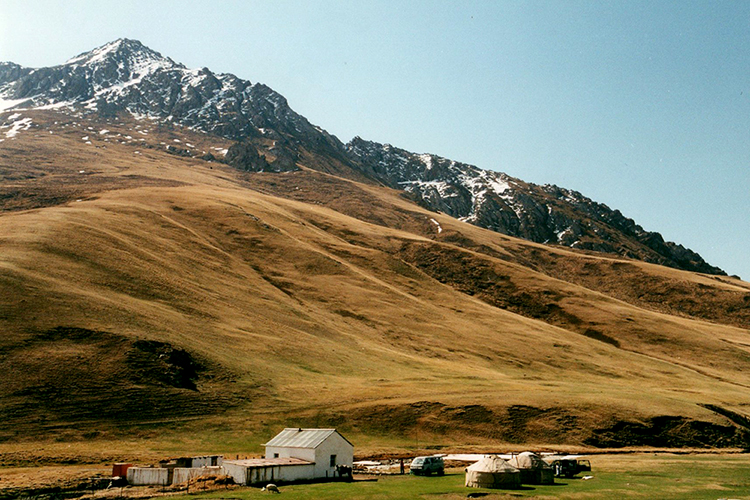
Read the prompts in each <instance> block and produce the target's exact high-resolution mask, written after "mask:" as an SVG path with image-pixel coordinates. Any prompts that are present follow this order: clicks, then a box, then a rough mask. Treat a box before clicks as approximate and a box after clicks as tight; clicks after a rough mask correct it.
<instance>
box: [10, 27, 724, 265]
mask: <svg viewBox="0 0 750 500" xmlns="http://www.w3.org/2000/svg"><path fill="white" fill-rule="evenodd" d="M14 107H15V108H19V107H35V108H66V107H73V108H76V109H81V108H82V109H84V110H88V111H89V112H98V113H100V114H103V115H115V114H117V113H121V112H128V113H130V114H132V115H134V116H136V117H149V118H151V119H155V120H158V121H162V122H165V123H166V122H169V123H175V124H179V125H182V126H185V127H189V128H191V129H194V130H197V131H201V132H206V133H210V134H215V135H219V136H222V137H225V138H229V139H232V140H236V141H240V142H239V143H238V145H237V146H236V147H235V148H231V149H230V151H229V153H228V157H227V161H228V162H229V163H230V164H232V165H234V166H235V167H237V168H240V169H242V170H249V171H273V172H282V171H293V170H296V169H297V166H296V162H297V160H298V156H299V152H300V151H301V150H302V149H304V150H307V151H309V152H312V153H314V154H315V155H317V158H318V160H317V162H316V163H315V164H313V165H309V166H311V168H319V169H321V170H324V171H329V172H331V173H336V174H341V173H342V171H343V172H344V175H350V176H352V177H357V178H364V179H370V180H372V181H377V182H381V183H384V184H386V185H388V186H390V187H393V188H396V189H403V190H405V191H408V192H410V193H411V194H412V195H414V196H415V197H416V198H417V200H418V201H420V202H421V203H422V204H423V205H424V206H426V207H428V208H430V209H432V210H436V211H441V212H445V213H447V214H449V215H452V216H454V217H456V218H459V219H461V220H464V221H466V222H469V223H471V224H475V225H477V226H481V227H485V228H487V229H491V230H493V231H497V232H501V233H504V234H508V235H512V236H518V237H521V238H526V239H529V240H532V241H536V242H540V243H551V244H559V245H565V246H568V247H572V248H579V249H585V250H593V251H599V252H607V253H614V254H619V255H624V256H628V257H633V258H637V259H642V260H645V261H648V262H654V263H658V264H662V265H667V266H671V267H675V268H680V269H686V270H690V271H698V272H704V273H710V274H724V272H723V271H722V270H721V269H719V268H716V267H714V266H711V265H709V264H708V263H706V262H705V261H704V260H703V259H702V258H701V257H700V256H699V255H698V254H696V253H695V252H693V251H691V250H689V249H686V248H684V247H682V246H681V245H678V244H675V243H671V242H665V241H664V239H663V238H662V237H661V235H659V234H658V233H654V232H649V231H645V230H644V229H643V228H641V227H640V226H638V225H637V224H636V223H635V222H634V221H633V220H631V219H628V218H627V217H625V216H623V215H622V214H621V213H620V212H619V211H617V210H611V209H610V208H609V207H607V206H606V205H602V204H600V203H596V202H594V201H592V200H590V199H589V198H586V197H585V196H583V195H581V194H580V193H577V192H574V191H570V190H567V189H563V188H559V187H557V186H549V185H545V186H537V185H534V184H528V183H525V182H523V181H521V180H520V179H515V178H512V177H509V176H507V175H505V174H503V173H500V172H494V171H489V170H482V169H479V168H477V167H475V166H472V165H467V164H464V163H460V162H456V161H452V160H448V159H445V158H441V157H439V156H436V155H431V154H415V153H411V152H409V151H406V150H403V149H399V148H395V147H393V146H390V145H388V144H385V145H384V144H378V143H375V142H370V141H366V140H363V139H361V138H359V137H356V138H354V139H353V140H352V141H351V142H349V143H348V144H346V145H344V144H342V143H341V142H340V141H339V140H338V139H337V138H336V137H335V136H333V135H331V134H329V133H327V132H326V131H324V130H323V129H321V128H320V127H317V126H314V125H312V124H311V123H310V122H309V121H308V120H307V119H306V118H304V117H303V116H301V115H299V114H297V113H295V112H294V111H293V110H292V109H291V108H290V107H289V105H288V103H287V101H286V99H285V98H284V97H283V96H282V95H280V94H278V93H277V92H275V91H273V90H272V89H270V88H269V87H267V86H265V85H263V84H260V83H255V84H252V83H250V82H249V81H246V80H242V79H240V78H237V77H236V76H234V75H231V74H216V73H213V72H211V71H210V70H209V69H208V68H202V69H187V68H186V67H185V66H183V65H182V64H179V63H176V62H174V61H172V60H171V59H170V58H168V57H164V56H162V55H161V54H159V53H158V52H155V51H153V50H151V49H149V48H148V47H145V46H144V45H143V44H141V43H140V42H138V41H135V40H128V39H120V40H116V41H114V42H111V43H108V44H106V45H104V46H102V47H99V48H97V49H94V50H92V51H90V52H86V53H84V54H81V55H79V56H76V57H74V58H72V59H70V60H69V61H67V62H66V63H65V64H62V65H59V66H54V67H51V68H41V69H31V68H24V67H22V66H19V65H18V64H15V63H9V62H5V63H0V109H11V108H14ZM248 141H249V142H248ZM264 141H265V144H266V145H268V144H269V143H270V144H271V146H270V147H268V148H267V152H268V153H269V154H270V156H271V157H272V158H274V159H273V161H271V162H268V161H267V160H266V157H265V153H264V154H263V155H260V154H259V153H258V149H257V148H256V146H255V145H252V144H250V143H253V142H255V143H257V144H256V145H258V144H260V143H262V142H264ZM333 163H336V165H338V166H337V167H336V168H330V167H329V166H330V165H332V164H333ZM342 169H343V170H342ZM346 172H350V174H346Z"/></svg>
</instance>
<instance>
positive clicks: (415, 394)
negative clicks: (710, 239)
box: [0, 112, 750, 446]
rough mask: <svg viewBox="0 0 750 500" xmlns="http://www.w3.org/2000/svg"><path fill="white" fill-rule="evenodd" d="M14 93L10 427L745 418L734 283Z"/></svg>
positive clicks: (666, 436)
mask: <svg viewBox="0 0 750 500" xmlns="http://www.w3.org/2000/svg"><path fill="white" fill-rule="evenodd" d="M7 115H8V114H7V113H6V114H5V115H2V116H0V118H2V117H7ZM24 116H29V117H31V118H32V121H33V123H34V125H33V126H32V127H31V128H30V129H29V130H25V131H22V132H20V133H19V134H18V136H16V137H15V138H13V139H11V138H8V139H6V140H4V141H3V142H2V143H0V175H2V179H3V181H2V185H0V210H2V212H0V248H1V249H2V251H1V252H0V328H2V331H3V335H2V336H1V337H0V369H2V370H3V372H4V373H12V374H13V376H12V377H3V378H2V379H0V414H2V415H3V416H4V418H3V419H1V421H0V437H2V438H4V439H6V440H8V439H10V440H17V439H19V438H25V439H41V438H46V437H49V436H59V435H62V436H67V437H71V438H73V437H76V436H95V435H98V433H105V434H106V433H114V434H117V433H118V432H130V431H128V429H132V428H133V427H134V426H136V427H137V428H139V429H144V428H147V429H148V428H164V429H176V428H184V426H188V428H190V429H191V431H192V432H196V433H198V434H200V433H221V432H223V431H222V429H224V428H226V427H227V426H228V425H229V423H230V422H232V425H235V424H236V425H241V426H245V427H246V429H250V430H249V431H248V432H250V433H253V432H257V433H260V434H262V433H264V432H268V430H267V429H266V427H264V426H265V425H277V424H280V423H285V422H294V423H299V424H306V425H336V426H339V427H341V428H343V429H346V430H348V431H349V432H351V433H355V434H357V435H362V436H364V437H363V439H370V438H372V437H378V436H380V437H381V438H382V439H383V440H386V441H387V440H388V439H396V440H399V439H401V440H404V439H409V440H411V439H414V438H415V437H416V438H417V439H419V437H420V436H421V438H422V439H423V441H424V440H429V439H438V438H435V436H440V438H439V439H447V440H453V441H455V442H475V443H478V442H483V441H486V440H491V441H492V442H510V443H519V442H536V443H547V444H578V445H580V444H583V443H588V444H593V445H621V444H638V443H637V441H638V439H640V438H639V436H641V434H644V432H645V433H646V434H649V433H650V434H653V435H659V436H662V439H663V440H664V443H665V445H685V446H701V445H724V446H745V445H746V444H747V443H748V442H750V441H748V440H747V435H746V433H745V431H744V430H742V427H741V426H740V427H738V426H737V425H736V422H741V418H739V417H742V416H743V415H745V411H746V405H747V404H748V401H747V398H746V394H747V389H748V387H750V375H749V374H748V373H749V371H748V367H750V331H748V327H749V325H750V319H749V316H748V308H749V307H750V306H748V300H750V299H749V298H748V297H750V285H748V284H747V283H744V282H742V281H739V280H737V279H733V278H716V277H709V276H703V275H696V274H692V273H686V272H680V271H675V270H671V269H666V268H661V267H658V266H653V265H648V264H643V263H640V262H636V261H628V260H623V259H613V258H611V257H602V256H599V255H594V254H585V253H579V252H573V251H570V250H568V249H564V248H555V247H546V246H542V245H536V244H531V243H528V242H525V241H521V240H517V239H513V238H509V237H506V236H503V235H499V234H496V233H492V232H490V231H486V230H482V229H479V228H477V227H474V226H470V225H467V224H463V223H460V222H458V221H456V220H454V219H451V218H449V217H446V216H444V215H440V214H435V213H432V212H428V211H426V210H423V209H422V208H420V207H418V206H417V205H415V204H413V203H411V202H410V201H409V200H408V199H406V198H404V197H403V196H401V195H400V194H399V193H397V192H394V191H392V190H388V189H385V188H383V187H379V186H376V185H369V184H363V183H357V182H355V181H351V180H345V179H343V178H339V177H334V176H331V175H329V174H325V173H321V172H318V171H313V170H309V169H303V170H302V171H300V172H293V173H283V174H264V173H261V174H247V173H240V172H237V171H234V170H233V169H231V168H229V167H227V166H225V165H222V164H220V163H217V162H209V161H204V160H200V159H196V158H190V157H186V156H181V155H180V154H187V153H184V151H188V150H191V151H192V152H197V153H198V154H199V156H200V155H201V154H202V152H214V153H216V154H217V155H218V156H220V153H218V151H219V150H220V149H222V148H225V147H226V146H227V144H226V143H225V142H224V141H222V140H220V139H216V138H212V137H208V136H202V135H199V134H195V133H192V132H190V131H188V130H183V129H178V128H175V129H157V128H156V127H153V126H152V124H150V123H149V122H147V121H142V122H134V121H112V122H107V123H95V122H91V121H87V120H85V119H83V118H71V117H66V116H65V115H61V114H56V113H53V112H34V113H32V112H25V113H24ZM118 134H119V135H118ZM128 137H129V138H128ZM176 141H179V142H176ZM168 145H169V146H173V151H172V152H171V153H170V152H169V151H168V150H167V147H166V146H168ZM174 145H178V146H179V149H181V150H184V151H183V153H180V152H179V151H178V152H177V153H178V154H174V153H175V150H174V147H175V146H174ZM303 159H304V161H310V162H313V161H315V162H320V161H322V160H321V159H320V158H315V157H313V156H312V155H311V154H306V155H303ZM304 161H303V165H304ZM703 405H714V406H709V407H708V408H707V407H706V406H703ZM709 408H711V409H709ZM717 408H719V409H725V410H728V411H724V412H723V413H724V414H723V415H720V414H718V413H716V410H717ZM726 415H729V416H730V417H731V418H732V419H734V421H735V424H733V423H732V422H730V420H729V419H727V417H726ZM660 416H670V417H674V418H671V419H663V418H662V419H659V418H656V419H654V417H660ZM618 421H628V422H629V424H627V425H626V426H625V430H622V429H620V428H616V427H612V426H615V424H616V423H617V422H618ZM694 421H701V422H706V423H707V424H705V425H704V426H703V427H701V425H703V424H700V423H696V422H694ZM620 425H621V426H622V424H620ZM706 426H708V427H706ZM618 429H619V430H618ZM644 429H646V430H645V431H644ZM639 433H640V434H639ZM107 435H108V434H107ZM367 436H370V438H368V437H367ZM228 439H231V438H228ZM237 439H240V438H239V437H238V438H237ZM618 439H619V441H618ZM643 444H649V443H643Z"/></svg>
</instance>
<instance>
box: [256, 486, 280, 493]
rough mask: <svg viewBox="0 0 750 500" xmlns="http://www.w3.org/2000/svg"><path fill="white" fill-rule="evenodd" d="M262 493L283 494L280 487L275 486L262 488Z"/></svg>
mask: <svg viewBox="0 0 750 500" xmlns="http://www.w3.org/2000/svg"><path fill="white" fill-rule="evenodd" d="M260 491H268V492H269V493H281V491H279V487H278V486H276V485H275V484H267V485H265V486H264V487H262V488H261V489H260Z"/></svg>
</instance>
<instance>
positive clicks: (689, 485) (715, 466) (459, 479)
mask: <svg viewBox="0 0 750 500" xmlns="http://www.w3.org/2000/svg"><path fill="white" fill-rule="evenodd" d="M592 465H593V467H594V471H593V472H592V473H591V475H592V476H593V478H592V479H590V480H583V479H581V478H580V477H579V478H574V479H556V484H554V485H528V486H524V487H523V488H522V489H519V490H489V489H473V488H466V487H465V486H464V474H463V471H461V470H458V469H456V470H451V471H449V473H448V474H446V475H445V476H444V477H415V476H409V475H406V476H383V477H380V478H379V480H378V481H368V482H364V481H362V482H359V481H357V482H354V483H318V484H299V485H286V486H281V490H282V492H283V495H284V496H283V497H282V498H285V499H290V498H294V499H340V498H347V499H352V500H380V499H383V500H385V499H389V500H391V499H415V498H418V499H442V500H450V499H458V498H466V496H467V495H468V494H469V493H486V494H487V496H485V497H483V498H489V499H499V498H538V499H544V498H549V499H555V498H559V499H579V498H582V499H583V498H585V499H600V498H605V499H607V498H612V499H627V498H633V499H638V498H648V499H653V498H659V499H664V500H669V499H680V500H681V499H712V500H716V499H720V498H733V499H750V474H749V473H748V472H750V456H749V455H672V454H637V455H624V456H623V455H610V456H602V457H596V456H595V457H593V459H592ZM268 495H269V493H265V492H262V491H260V489H259V488H241V489H232V490H226V491H216V492H211V493H193V494H190V495H186V496H182V497H180V498H183V499H187V498H201V499H202V498H206V499H209V498H216V499H218V498H225V499H227V498H233V499H239V500H244V499H253V498H267V497H268Z"/></svg>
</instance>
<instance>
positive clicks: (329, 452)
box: [264, 427, 354, 479]
mask: <svg viewBox="0 0 750 500" xmlns="http://www.w3.org/2000/svg"><path fill="white" fill-rule="evenodd" d="M264 446H265V447H266V459H275V458H296V459H299V460H304V461H306V462H310V463H313V464H315V467H314V473H313V478H314V479H323V478H333V477H338V476H339V472H338V470H337V468H336V467H337V466H346V467H349V468H350V469H351V467H352V462H353V461H354V445H353V444H352V443H350V442H349V441H347V439H346V438H345V437H344V436H342V435H341V434H339V433H338V431H336V429H300V428H296V427H295V428H286V429H284V430H283V431H281V432H280V433H279V434H277V435H276V437H274V438H273V439H271V440H270V441H269V442H267V443H266V444H265V445H264Z"/></svg>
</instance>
